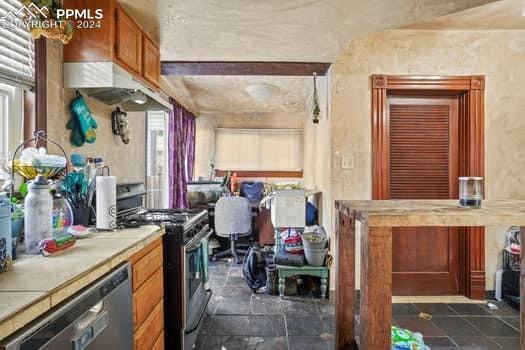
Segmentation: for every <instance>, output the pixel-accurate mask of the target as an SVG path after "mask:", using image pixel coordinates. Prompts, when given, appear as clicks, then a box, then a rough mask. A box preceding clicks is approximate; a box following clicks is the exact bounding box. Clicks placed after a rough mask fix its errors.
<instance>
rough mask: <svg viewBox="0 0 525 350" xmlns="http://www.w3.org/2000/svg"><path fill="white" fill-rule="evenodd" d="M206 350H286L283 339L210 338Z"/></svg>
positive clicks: (284, 339) (286, 346)
mask: <svg viewBox="0 0 525 350" xmlns="http://www.w3.org/2000/svg"><path fill="white" fill-rule="evenodd" d="M205 349H206V350H224V349H228V350H287V349H288V345H287V344H286V338H284V337H239V336H212V337H209V338H208V339H207V340H206V347H205ZM203 350H204V349H203Z"/></svg>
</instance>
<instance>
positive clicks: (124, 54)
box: [116, 7, 142, 74]
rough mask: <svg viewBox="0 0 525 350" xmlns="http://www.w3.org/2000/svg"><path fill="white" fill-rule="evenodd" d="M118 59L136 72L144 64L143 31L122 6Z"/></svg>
mask: <svg viewBox="0 0 525 350" xmlns="http://www.w3.org/2000/svg"><path fill="white" fill-rule="evenodd" d="M116 51H117V60H118V61H119V62H120V63H121V64H123V65H124V66H125V68H128V69H130V70H132V71H133V72H134V73H137V74H140V69H141V66H142V32H141V30H140V28H139V27H138V26H137V24H135V22H134V21H133V19H132V18H131V17H129V16H128V15H127V14H126V12H124V10H123V9H122V8H120V7H119V8H118V9H117V42H116Z"/></svg>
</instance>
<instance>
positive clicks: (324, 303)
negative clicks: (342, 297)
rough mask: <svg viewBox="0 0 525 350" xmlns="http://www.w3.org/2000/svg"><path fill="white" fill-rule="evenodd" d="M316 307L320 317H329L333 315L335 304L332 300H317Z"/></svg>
mask: <svg viewBox="0 0 525 350" xmlns="http://www.w3.org/2000/svg"><path fill="white" fill-rule="evenodd" d="M316 302H317V306H318V307H319V311H321V315H329V316H333V315H335V304H334V302H333V301H332V300H326V299H324V300H317V301H316Z"/></svg>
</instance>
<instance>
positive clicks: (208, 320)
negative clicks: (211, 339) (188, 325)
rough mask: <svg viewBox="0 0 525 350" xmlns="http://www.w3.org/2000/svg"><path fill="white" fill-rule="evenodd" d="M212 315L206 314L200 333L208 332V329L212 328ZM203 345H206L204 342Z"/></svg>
mask: <svg viewBox="0 0 525 350" xmlns="http://www.w3.org/2000/svg"><path fill="white" fill-rule="evenodd" d="M211 317H212V316H211V315H204V318H203V320H202V326H201V330H200V334H208V331H209V329H210V324H211ZM201 345H204V343H202V344H201Z"/></svg>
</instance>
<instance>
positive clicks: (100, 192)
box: [96, 176, 117, 230]
mask: <svg viewBox="0 0 525 350" xmlns="http://www.w3.org/2000/svg"><path fill="white" fill-rule="evenodd" d="M96 206H97V229H98V230H114V229H116V228H117V178H116V177H115V176H97V202H96Z"/></svg>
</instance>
